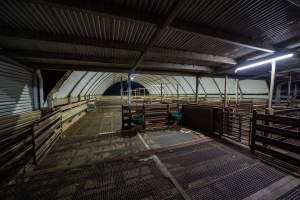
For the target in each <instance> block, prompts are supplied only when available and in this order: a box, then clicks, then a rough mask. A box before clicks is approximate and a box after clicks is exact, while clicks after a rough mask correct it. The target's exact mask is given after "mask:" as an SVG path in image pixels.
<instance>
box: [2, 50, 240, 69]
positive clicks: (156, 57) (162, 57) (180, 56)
mask: <svg viewBox="0 0 300 200" xmlns="http://www.w3.org/2000/svg"><path fill="white" fill-rule="evenodd" d="M4 53H5V55H7V56H9V57H13V58H17V59H28V58H53V59H66V60H81V61H82V60H89V61H101V62H111V63H113V62H117V63H127V64H133V63H134V61H135V60H134V58H128V57H124V58H123V57H122V58H110V57H103V56H102V57H100V56H93V55H77V54H71V53H54V52H45V51H43V52H41V51H32V50H12V49H11V50H9V49H6V50H5V51H4ZM144 60H145V61H157V62H168V61H169V62H174V63H180V64H189V63H191V62H193V61H194V62H195V63H197V61H198V62H199V61H206V62H212V63H224V64H231V65H235V64H237V62H236V61H235V60H234V59H232V58H227V57H223V56H215V55H211V54H203V53H195V52H189V51H179V50H169V49H162V48H154V49H151V51H149V52H148V53H147V54H146V57H145V59H144ZM184 60H188V61H189V62H188V63H185V62H184Z"/></svg>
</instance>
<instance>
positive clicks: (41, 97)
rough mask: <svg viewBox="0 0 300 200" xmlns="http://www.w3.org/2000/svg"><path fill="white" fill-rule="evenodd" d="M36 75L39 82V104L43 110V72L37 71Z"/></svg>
mask: <svg viewBox="0 0 300 200" xmlns="http://www.w3.org/2000/svg"><path fill="white" fill-rule="evenodd" d="M36 74H37V77H38V82H39V102H40V103H39V104H40V108H43V107H44V84H43V77H42V74H41V70H40V69H37V70H36Z"/></svg>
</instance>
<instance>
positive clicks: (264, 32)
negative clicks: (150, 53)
mask: <svg viewBox="0 0 300 200" xmlns="http://www.w3.org/2000/svg"><path fill="white" fill-rule="evenodd" d="M175 2H177V1H175V0H169V1H166V0H143V1H140V0H102V1H86V2H80V1H76V2H75V1H74V5H72V3H68V2H67V1H62V2H59V1H58V0H56V1H54V0H53V1H50V0H49V1H46V0H45V1H42V0H30V1H29V0H28V1H26V0H2V1H1V6H0V28H7V29H10V30H11V29H12V30H13V31H16V32H18V31H20V32H21V31H24V32H30V33H33V34H32V35H33V37H34V36H36V37H40V36H41V35H43V34H45V33H47V34H48V36H49V35H50V36H51V37H50V39H49V38H48V39H45V40H33V39H24V38H23V39H22V38H21V37H22V36H20V38H16V37H9V36H7V35H6V37H2V36H1V37H0V45H1V47H3V48H7V49H10V50H11V49H12V50H14V49H16V50H18V49H22V50H35V51H46V52H54V53H62V54H63V53H72V54H76V55H93V56H99V57H106V58H112V59H115V60H114V61H115V62H116V63H118V62H119V59H121V58H132V59H135V60H136V59H137V58H138V57H139V55H140V53H141V52H143V49H144V48H145V47H146V46H147V44H149V42H150V41H151V38H152V37H153V36H154V35H155V32H156V31H157V30H159V29H157V27H160V26H161V24H160V23H162V22H164V20H165V19H166V18H167V15H168V14H169V13H170V11H171V10H172V8H173V7H174V3H175ZM84 3H86V4H87V6H86V7H85V8H84V9H83V8H81V7H80V6H78V5H83V6H84V5H85V4H84ZM93 5H96V8H95V9H91V8H90V7H89V6H93ZM102 6H103V7H105V8H107V7H108V8H110V9H111V10H110V11H107V13H109V12H111V11H112V10H113V9H115V10H114V11H112V13H113V14H107V13H105V11H103V10H102V11H103V12H102V11H101V8H102ZM89 8H90V9H89ZM97 8H99V9H100V11H99V12H97ZM108 10H109V9H108ZM126 10H133V11H135V12H134V13H130V12H129V13H127V15H128V16H125V15H124V13H125V11H126ZM118 11H120V13H122V14H118ZM123 11H124V12H123ZM137 18H138V19H137ZM143 19H144V20H143ZM153 19H154V20H153ZM174 21H175V22H183V23H186V24H193V25H194V26H199V27H208V28H211V29H212V30H216V32H218V33H222V32H226V33H232V34H234V35H236V36H242V37H241V38H242V39H245V38H246V39H247V38H248V39H249V42H250V43H251V42H253V41H252V40H255V41H256V42H261V43H263V44H278V43H280V42H282V41H286V40H288V39H291V38H294V37H296V36H299V29H300V8H299V7H296V6H295V5H293V4H291V3H289V2H288V1H286V0H247V1H242V0H236V1H227V0H187V2H186V4H185V6H184V7H183V8H181V9H180V11H179V14H178V15H177V16H176V18H175V20H174ZM154 23H157V24H154ZM178 24H180V23H178ZM173 25H174V26H176V23H173ZM183 27H184V26H183ZM182 29H184V28H182ZM21 33H22V32H21ZM47 34H46V35H47ZM4 35H5V34H4ZM20 35H21V34H20ZM218 35H219V34H217V36H218ZM220 35H222V34H220ZM43 36H45V35H43ZM52 36H53V38H52ZM68 36H70V37H71V36H73V37H74V38H75V39H74V38H73V37H72V41H73V40H74V42H73V44H67V43H63V42H59V40H58V41H55V38H56V37H57V38H58V37H60V38H61V37H63V38H64V37H68ZM41 38H43V37H41ZM51 38H52V39H53V40H52V39H51ZM57 38H56V39H57ZM47 40H48V41H47ZM70 40H71V39H70ZM87 40H91V41H96V43H95V45H88V42H87ZM60 41H61V40H60ZM97 41H105V42H114V43H116V44H117V43H118V44H125V46H126V48H127V47H128V49H136V47H137V46H138V47H141V48H139V51H140V52H138V51H130V50H121V49H116V48H118V47H113V48H108V47H107V48H103V47H98V46H97ZM242 41H243V40H242ZM69 42H70V41H69ZM85 42H86V44H87V45H85ZM229 43H230V44H229ZM241 43H243V42H241ZM246 43H247V42H246ZM79 44H80V45H79ZM105 44H107V43H105ZM251 44H252V43H251ZM255 44H257V43H255ZM154 45H155V46H157V47H164V48H170V49H179V50H186V51H194V52H199V53H206V54H213V55H220V56H226V57H229V58H240V57H242V56H244V55H246V54H249V53H252V52H254V51H255V50H253V49H251V48H250V47H249V46H248V47H242V46H243V45H242V44H239V45H238V44H237V43H234V42H232V43H231V42H228V41H227V42H224V40H223V41H222V40H221V39H220V40H218V41H217V40H216V39H213V38H208V37H204V36H203V35H202V36H201V35H200V34H197V33H193V32H188V31H184V30H181V29H179V28H177V29H176V28H172V23H170V24H169V28H166V29H165V30H164V33H163V34H162V37H161V38H160V39H159V40H158V41H157V42H156V43H155V44H154ZM104 46H105V45H104ZM111 46H114V45H111ZM250 46H251V45H250ZM146 58H147V57H146ZM36 61H37V60H36ZM161 62H172V63H173V62H174V63H180V64H182V63H186V64H195V65H206V66H219V64H216V63H213V60H212V62H200V61H196V60H191V59H182V58H177V59H173V58H172V59H168V60H167V59H166V60H162V61H161Z"/></svg>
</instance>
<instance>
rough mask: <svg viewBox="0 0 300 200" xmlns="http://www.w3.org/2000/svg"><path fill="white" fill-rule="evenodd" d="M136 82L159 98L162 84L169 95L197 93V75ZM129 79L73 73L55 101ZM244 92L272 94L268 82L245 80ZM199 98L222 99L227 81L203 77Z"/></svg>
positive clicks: (145, 77)
mask: <svg viewBox="0 0 300 200" xmlns="http://www.w3.org/2000/svg"><path fill="white" fill-rule="evenodd" d="M133 77H134V81H135V82H138V83H140V84H141V85H143V86H144V87H145V88H146V89H147V90H148V91H149V93H150V94H151V95H159V94H160V92H161V91H160V87H161V84H162V85H163V91H164V94H166V95H176V94H177V90H178V93H179V94H180V95H192V94H195V91H196V77H195V76H175V75H153V74H134V75H133ZM121 80H127V74H125V73H110V72H85V71H73V72H72V73H71V74H70V75H69V76H68V78H67V79H66V80H65V81H64V82H63V84H61V86H60V87H59V88H55V91H56V92H54V93H53V96H52V98H65V97H68V96H70V97H77V96H89V95H102V94H103V93H104V92H105V91H106V90H107V88H109V87H110V86H111V85H113V84H115V83H117V82H119V81H121ZM239 86H240V92H241V93H242V94H244V95H262V94H267V93H268V87H267V84H266V81H264V80H241V81H240V82H239ZM235 87H236V86H235V80H234V79H228V85H227V91H228V94H234V93H235V90H236V89H235ZM198 91H199V95H201V94H202V95H205V94H206V95H216V96H221V95H222V94H223V91H224V78H212V77H201V78H200V81H199V88H198Z"/></svg>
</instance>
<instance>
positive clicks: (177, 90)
mask: <svg viewBox="0 0 300 200" xmlns="http://www.w3.org/2000/svg"><path fill="white" fill-rule="evenodd" d="M176 92H177V101H179V85H178V83H177V87H176Z"/></svg>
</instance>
